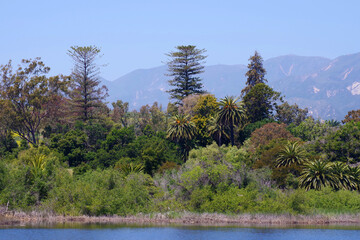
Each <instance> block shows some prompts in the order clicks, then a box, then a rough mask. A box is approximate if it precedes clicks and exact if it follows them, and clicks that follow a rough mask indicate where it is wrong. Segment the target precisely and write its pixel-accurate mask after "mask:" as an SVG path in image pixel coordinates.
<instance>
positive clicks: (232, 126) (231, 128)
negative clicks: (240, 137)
mask: <svg viewBox="0 0 360 240" xmlns="http://www.w3.org/2000/svg"><path fill="white" fill-rule="evenodd" d="M230 139H231V145H232V146H234V145H235V143H234V125H232V124H230Z"/></svg>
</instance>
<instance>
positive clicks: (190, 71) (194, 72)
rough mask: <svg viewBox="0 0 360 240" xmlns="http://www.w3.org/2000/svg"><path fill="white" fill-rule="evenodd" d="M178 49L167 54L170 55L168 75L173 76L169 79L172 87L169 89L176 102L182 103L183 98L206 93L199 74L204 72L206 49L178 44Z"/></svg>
mask: <svg viewBox="0 0 360 240" xmlns="http://www.w3.org/2000/svg"><path fill="white" fill-rule="evenodd" d="M176 49H177V51H175V52H170V53H168V54H166V55H167V56H168V57H170V60H169V61H168V62H167V65H168V71H169V73H168V74H166V75H167V76H170V77H173V78H172V79H171V80H169V84H170V86H171V87H173V88H172V89H170V90H169V91H168V93H170V96H171V98H172V99H175V100H176V104H181V100H182V99H184V98H185V97H187V96H189V95H191V94H201V93H204V90H202V87H203V85H202V83H201V78H200V77H199V76H198V75H199V74H200V73H203V72H204V70H203V69H204V66H202V64H203V63H204V60H205V58H206V56H204V55H203V53H205V52H206V50H205V49H197V48H196V46H192V45H188V46H177V47H176Z"/></svg>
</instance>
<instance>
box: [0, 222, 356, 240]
mask: <svg viewBox="0 0 360 240" xmlns="http://www.w3.org/2000/svg"><path fill="white" fill-rule="evenodd" d="M317 227H318V226H317ZM359 234H360V228H359V227H356V226H352V227H350V228H349V226H347V227H345V228H342V229H340V228H339V227H338V229H331V228H322V229H319V228H309V227H308V228H301V227H300V226H297V228H284V227H282V228H274V227H272V228H265V227H256V228H249V227H195V226H191V227H190V226H189V227H186V226H167V227H162V226H151V227H150V226H138V225H110V224H106V225H99V224H87V225H74V224H71V225H69V224H57V225H56V226H54V225H52V226H49V225H45V226H44V225H43V226H37V227H35V228H34V227H29V226H27V227H25V228H7V229H1V230H0V239H21V240H33V239H34V240H35V239H37V240H43V239H44V240H45V239H46V240H48V239H53V240H60V239H61V240H67V239H69V240H70V239H71V240H92V239H94V240H95V239H97V240H102V239H104V240H107V239H126V240H132V239H144V240H147V239H149V240H190V239H191V240H194V239H199V240H202V239H204V240H213V239H214V240H215V239H216V240H218V239H227V240H235V239H241V240H244V239H246V240H255V239H264V240H275V239H276V240H278V239H280V240H281V239H286V240H289V239H291V240H300V239H301V240H307V239H316V240H325V239H326V240H332V239H359Z"/></svg>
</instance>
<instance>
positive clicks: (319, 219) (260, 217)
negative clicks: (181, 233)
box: [0, 212, 360, 227]
mask: <svg viewBox="0 0 360 240" xmlns="http://www.w3.org/2000/svg"><path fill="white" fill-rule="evenodd" d="M41 224H50V225H51V224H114V225H115V224H134V225H183V226H274V227H275V226H301V225H303V226H307V225H317V226H334V225H344V226H360V214H353V215H351V214H338V215H337V214H336V215H320V214H319V215H290V214H281V215H280V214H279V215H275V214H241V215H233V216H232V215H226V214H216V213H211V214H210V213H191V212H182V213H173V212H170V213H156V214H138V215H136V216H127V217H123V216H98V217H95V216H58V215H51V214H46V213H38V212H31V213H24V212H9V213H2V214H0V226H27V225H41Z"/></svg>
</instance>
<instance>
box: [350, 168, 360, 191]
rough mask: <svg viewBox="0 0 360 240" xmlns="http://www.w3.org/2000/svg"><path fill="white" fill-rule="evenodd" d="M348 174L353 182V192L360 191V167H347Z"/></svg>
mask: <svg viewBox="0 0 360 240" xmlns="http://www.w3.org/2000/svg"><path fill="white" fill-rule="evenodd" d="M347 173H348V176H349V179H350V181H351V190H360V167H359V166H356V167H350V166H347Z"/></svg>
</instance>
